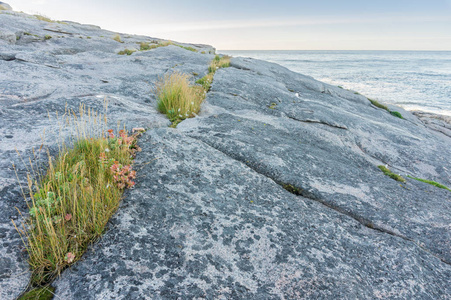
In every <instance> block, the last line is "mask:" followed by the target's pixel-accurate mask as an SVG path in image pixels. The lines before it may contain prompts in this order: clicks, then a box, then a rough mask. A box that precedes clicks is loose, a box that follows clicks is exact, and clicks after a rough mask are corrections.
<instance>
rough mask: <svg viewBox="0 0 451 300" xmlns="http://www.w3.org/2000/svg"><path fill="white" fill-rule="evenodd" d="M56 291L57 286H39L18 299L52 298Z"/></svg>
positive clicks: (40, 299) (46, 299)
mask: <svg viewBox="0 0 451 300" xmlns="http://www.w3.org/2000/svg"><path fill="white" fill-rule="evenodd" d="M54 292H55V288H54V287H51V286H50V287H42V288H37V289H33V290H31V291H29V292H27V293H25V294H24V295H23V296H21V297H20V298H19V299H18V300H51V299H53V293H54Z"/></svg>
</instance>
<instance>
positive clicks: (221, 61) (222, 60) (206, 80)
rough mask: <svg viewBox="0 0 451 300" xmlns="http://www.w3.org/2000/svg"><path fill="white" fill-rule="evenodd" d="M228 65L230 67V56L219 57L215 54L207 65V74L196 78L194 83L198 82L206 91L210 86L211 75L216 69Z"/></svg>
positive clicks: (211, 81)
mask: <svg viewBox="0 0 451 300" xmlns="http://www.w3.org/2000/svg"><path fill="white" fill-rule="evenodd" d="M228 67H230V56H223V57H220V56H219V55H216V56H215V58H214V59H213V60H212V61H211V63H210V66H209V67H208V74H207V75H205V76H204V77H202V78H200V79H198V80H196V83H198V84H200V85H201V86H202V87H203V88H204V90H205V91H206V92H208V91H209V90H210V88H211V84H212V83H213V77H214V75H215V73H216V71H217V70H218V69H220V68H228Z"/></svg>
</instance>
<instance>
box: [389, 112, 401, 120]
mask: <svg viewBox="0 0 451 300" xmlns="http://www.w3.org/2000/svg"><path fill="white" fill-rule="evenodd" d="M390 113H391V114H392V115H393V116H395V117H397V118H400V119H404V118H403V117H402V115H401V114H400V113H399V112H397V111H390Z"/></svg>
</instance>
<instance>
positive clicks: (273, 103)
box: [268, 102, 277, 109]
mask: <svg viewBox="0 0 451 300" xmlns="http://www.w3.org/2000/svg"><path fill="white" fill-rule="evenodd" d="M276 106H277V103H275V102H272V103H271V105H270V106H268V108H270V109H275V108H276Z"/></svg>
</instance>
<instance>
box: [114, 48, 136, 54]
mask: <svg viewBox="0 0 451 300" xmlns="http://www.w3.org/2000/svg"><path fill="white" fill-rule="evenodd" d="M135 52H136V50H135V49H124V50H122V51H119V52H118V53H117V54H119V55H132V54H133V53H135Z"/></svg>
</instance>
